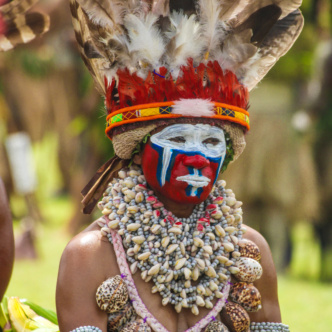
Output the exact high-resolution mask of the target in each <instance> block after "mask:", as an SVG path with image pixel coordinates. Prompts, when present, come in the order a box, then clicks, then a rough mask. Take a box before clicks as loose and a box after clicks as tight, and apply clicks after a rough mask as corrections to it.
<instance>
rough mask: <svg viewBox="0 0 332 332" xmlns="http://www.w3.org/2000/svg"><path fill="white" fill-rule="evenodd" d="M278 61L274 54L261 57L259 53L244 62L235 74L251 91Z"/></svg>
mask: <svg viewBox="0 0 332 332" xmlns="http://www.w3.org/2000/svg"><path fill="white" fill-rule="evenodd" d="M276 61H277V59H276V58H275V57H274V56H272V55H267V56H264V57H261V56H260V54H258V53H257V54H256V55H255V56H254V57H252V58H251V59H249V60H248V61H247V62H246V63H245V64H243V66H241V67H240V68H239V70H237V71H236V72H235V74H236V76H237V77H238V79H239V81H240V82H241V83H242V84H244V85H245V86H246V87H247V88H248V90H249V91H250V90H252V89H253V88H254V87H255V86H256V85H257V83H258V82H259V81H260V80H261V79H262V77H263V76H264V75H265V74H266V72H267V71H268V70H269V69H270V68H271V67H272V66H273V65H274V64H275V62H276Z"/></svg>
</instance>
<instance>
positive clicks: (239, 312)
mask: <svg viewBox="0 0 332 332" xmlns="http://www.w3.org/2000/svg"><path fill="white" fill-rule="evenodd" d="M220 316H221V320H222V321H223V322H224V323H225V325H227V327H228V329H229V331H230V332H247V331H249V326H250V318H249V315H248V313H247V312H246V311H245V310H244V309H243V308H242V307H241V306H240V305H239V304H237V303H233V302H228V303H226V305H225V307H224V309H223V310H222V311H221V313H220Z"/></svg>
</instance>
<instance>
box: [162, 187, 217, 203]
mask: <svg viewBox="0 0 332 332" xmlns="http://www.w3.org/2000/svg"><path fill="white" fill-rule="evenodd" d="M209 194H210V190H206V189H205V190H201V192H200V190H198V193H197V195H195V196H190V195H189V194H188V190H183V189H182V190H176V189H175V188H174V191H173V194H172V195H170V196H168V197H167V196H166V197H167V198H168V199H169V200H171V201H173V202H175V203H178V204H200V203H202V202H204V201H205V200H206V199H207V198H208V197H209Z"/></svg>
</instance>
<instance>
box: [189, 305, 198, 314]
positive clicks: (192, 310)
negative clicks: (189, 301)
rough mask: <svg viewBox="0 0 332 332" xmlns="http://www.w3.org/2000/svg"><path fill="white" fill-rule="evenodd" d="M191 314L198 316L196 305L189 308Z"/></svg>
mask: <svg viewBox="0 0 332 332" xmlns="http://www.w3.org/2000/svg"><path fill="white" fill-rule="evenodd" d="M191 312H192V313H193V314H194V315H195V316H197V315H198V314H199V310H198V308H197V305H195V304H194V305H193V306H192V307H191Z"/></svg>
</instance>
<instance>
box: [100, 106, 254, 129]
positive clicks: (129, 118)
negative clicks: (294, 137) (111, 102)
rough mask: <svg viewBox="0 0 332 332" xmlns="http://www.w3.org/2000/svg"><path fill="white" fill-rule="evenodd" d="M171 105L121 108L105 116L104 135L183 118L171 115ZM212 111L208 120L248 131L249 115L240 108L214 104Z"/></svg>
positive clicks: (180, 115) (178, 115) (179, 115)
mask: <svg viewBox="0 0 332 332" xmlns="http://www.w3.org/2000/svg"><path fill="white" fill-rule="evenodd" d="M173 105H174V102H164V103H155V104H145V105H136V106H131V107H126V108H122V109H120V110H118V111H116V112H113V113H111V114H109V115H108V116H107V125H106V134H107V133H109V132H110V130H111V129H112V128H114V127H117V126H120V125H123V124H129V123H134V122H140V121H149V120H156V119H163V118H179V117H184V115H182V114H174V113H172V111H173V107H172V106H173ZM213 111H214V114H215V115H213V116H212V117H208V118H212V119H219V120H224V121H230V122H234V123H237V124H240V125H242V126H244V127H245V128H246V129H248V130H249V129H250V123H249V113H248V112H247V111H246V110H244V109H242V108H240V107H236V106H233V105H228V104H222V103H214V109H213ZM186 116H187V115H186ZM202 117H206V116H202Z"/></svg>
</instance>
